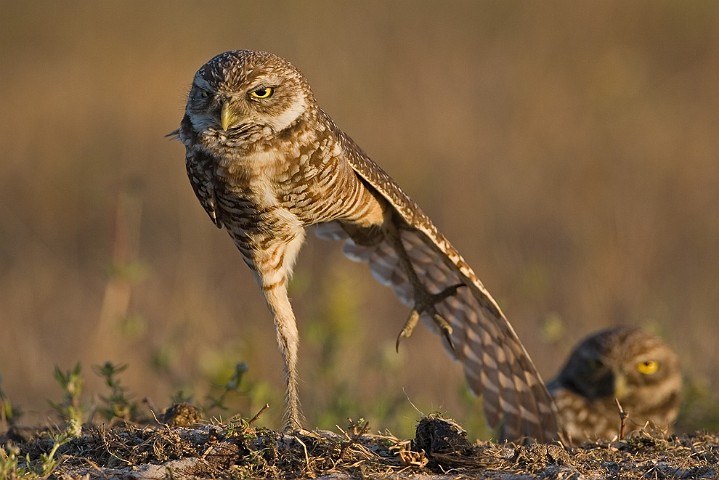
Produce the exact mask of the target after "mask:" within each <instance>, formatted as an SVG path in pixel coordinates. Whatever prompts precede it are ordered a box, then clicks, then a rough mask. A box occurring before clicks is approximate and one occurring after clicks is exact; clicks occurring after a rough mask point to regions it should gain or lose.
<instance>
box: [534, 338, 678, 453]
mask: <svg viewBox="0 0 719 480" xmlns="http://www.w3.org/2000/svg"><path fill="white" fill-rule="evenodd" d="M548 387H549V391H550V393H551V394H552V396H553V397H554V400H555V402H556V404H557V409H558V411H559V419H560V424H561V425H562V426H563V427H564V430H565V431H566V433H567V435H569V437H570V438H571V439H572V440H575V441H583V440H595V439H605V440H612V439H614V438H616V437H617V436H618V434H619V430H620V419H619V409H618V407H617V402H616V401H617V400H619V403H620V405H621V406H622V409H623V410H624V411H625V412H626V413H627V414H628V418H627V420H626V425H625V432H630V431H632V430H637V429H639V428H642V427H644V425H645V424H646V423H647V422H650V424H651V425H653V426H655V427H659V428H668V427H669V426H671V424H672V423H673V422H674V420H675V419H676V417H677V413H678V411H679V402H680V397H681V387H682V379H681V373H680V371H679V362H678V360H677V356H676V354H675V353H674V352H673V351H672V350H671V349H670V348H669V347H668V346H667V345H666V344H665V343H664V342H662V341H661V340H660V339H659V338H657V337H655V336H653V335H650V334H648V333H646V332H644V331H643V330H640V329H638V328H631V327H617V328H611V329H608V330H603V331H600V332H598V333H595V334H593V335H591V336H589V337H587V338H585V339H584V340H583V341H582V342H581V343H579V344H578V345H577V346H576V347H575V349H574V350H573V351H572V353H571V355H570V356H569V359H568V360H567V363H566V365H565V366H564V368H563V369H562V371H561V372H560V373H559V375H558V376H557V377H556V378H555V379H554V380H552V381H551V382H550V383H549V385H548Z"/></svg>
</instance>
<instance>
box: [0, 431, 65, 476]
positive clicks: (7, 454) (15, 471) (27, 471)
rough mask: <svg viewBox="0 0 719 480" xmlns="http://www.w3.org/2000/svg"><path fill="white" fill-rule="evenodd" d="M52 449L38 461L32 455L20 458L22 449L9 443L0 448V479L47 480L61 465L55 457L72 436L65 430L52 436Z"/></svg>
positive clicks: (41, 455)
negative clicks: (44, 479)
mask: <svg viewBox="0 0 719 480" xmlns="http://www.w3.org/2000/svg"><path fill="white" fill-rule="evenodd" d="M51 439H52V448H51V449H50V451H49V452H47V453H41V454H40V457H39V458H38V459H37V460H32V459H31V458H30V454H29V453H28V454H26V455H25V458H22V457H21V456H20V447H18V446H17V445H14V444H13V443H12V442H8V443H7V444H6V445H5V446H4V447H2V448H0V479H2V480H5V479H8V480H14V479H21V478H22V479H30V480H34V479H41V478H47V477H49V476H50V474H51V473H52V472H53V471H54V470H55V469H56V468H57V466H58V465H59V464H60V460H59V459H58V458H56V457H55V455H56V454H57V451H58V449H59V448H60V447H62V446H63V445H65V444H66V443H68V442H69V441H70V440H72V434H71V432H70V431H68V430H64V431H61V432H58V433H54V434H52V435H51Z"/></svg>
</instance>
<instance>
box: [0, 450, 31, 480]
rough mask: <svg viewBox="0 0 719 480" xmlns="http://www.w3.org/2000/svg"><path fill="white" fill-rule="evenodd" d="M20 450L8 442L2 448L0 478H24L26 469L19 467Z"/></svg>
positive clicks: (0, 451) (0, 452) (0, 453)
mask: <svg viewBox="0 0 719 480" xmlns="http://www.w3.org/2000/svg"><path fill="white" fill-rule="evenodd" d="M19 455H20V448H18V447H17V446H15V445H13V443H12V442H8V443H7V444H6V445H4V446H3V447H2V448H0V478H1V479H3V480H4V479H6V478H7V479H14V478H18V477H21V476H24V474H25V469H23V468H22V467H19V466H18V463H19V462H18V458H19V457H18V456H19Z"/></svg>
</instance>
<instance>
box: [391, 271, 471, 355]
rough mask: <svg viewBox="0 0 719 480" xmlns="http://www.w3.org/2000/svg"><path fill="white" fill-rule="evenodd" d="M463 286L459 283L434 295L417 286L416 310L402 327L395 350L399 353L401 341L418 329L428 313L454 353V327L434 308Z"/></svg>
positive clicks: (421, 286) (415, 290) (414, 309)
mask: <svg viewBox="0 0 719 480" xmlns="http://www.w3.org/2000/svg"><path fill="white" fill-rule="evenodd" d="M463 286H464V284H463V283H459V284H457V285H452V286H451V287H447V288H445V289H444V290H442V291H441V292H439V293H434V294H432V293H429V292H428V291H427V290H426V289H425V288H424V286H423V285H415V286H414V292H415V293H414V295H415V300H414V308H413V309H412V311H411V312H410V314H409V317H408V318H407V321H406V322H405V323H404V327H402V330H401V331H400V332H399V335H397V342H396V343H395V349H396V350H397V351H399V342H400V340H401V339H402V338H409V337H410V336H411V335H412V332H413V331H414V327H416V326H417V322H419V318H420V317H421V316H422V314H423V313H426V314H428V315H429V316H430V318H432V321H434V324H435V325H436V326H437V328H438V329H439V331H440V333H441V334H442V336H443V337H444V339H445V340H446V341H447V344H448V345H449V347H450V348H451V349H452V351H454V344H453V343H452V326H451V325H450V324H449V322H448V321H447V320H446V319H445V318H444V317H443V316H442V315H440V314H439V313H438V312H437V309H436V308H435V307H434V306H435V305H436V304H438V303H440V302H441V301H443V300H444V299H446V298H448V297H451V296H452V295H454V294H455V293H457V289H458V288H459V287H463Z"/></svg>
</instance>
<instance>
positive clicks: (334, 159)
mask: <svg viewBox="0 0 719 480" xmlns="http://www.w3.org/2000/svg"><path fill="white" fill-rule="evenodd" d="M174 133H176V134H177V135H178V136H179V138H180V140H181V141H182V143H184V145H185V147H186V150H187V155H186V166H187V173H188V176H189V178H190V183H191V184H192V188H193V189H194V191H195V194H196V195H197V198H198V199H199V200H200V203H201V204H202V206H203V207H204V208H205V210H206V211H207V213H208V214H209V216H210V218H211V219H212V221H213V222H214V223H215V225H217V227H219V228H223V227H224V228H225V229H226V230H227V232H228V233H229V235H230V237H232V239H233V240H234V242H235V245H236V246H237V248H238V249H239V250H240V252H241V253H242V257H243V259H244V261H245V263H246V264H247V265H248V266H249V267H250V269H251V270H252V271H253V273H254V274H255V277H256V279H257V282H258V284H259V286H260V288H261V290H262V293H263V294H264V296H265V300H266V301H267V305H268V307H269V309H270V311H271V313H272V315H273V317H274V323H275V328H276V330H277V341H278V343H279V347H280V351H281V353H282V355H283V358H284V362H285V377H286V383H287V398H286V403H287V424H286V427H288V428H300V418H301V414H300V406H299V397H298V392H297V371H296V367H297V349H298V341H299V340H298V334H297V327H296V325H295V316H294V314H293V312H292V307H291V305H290V302H289V300H288V297H287V281H288V278H289V277H290V274H291V273H292V267H293V264H294V262H295V258H296V257H297V254H298V252H299V250H300V246H301V245H302V242H303V240H304V237H305V229H306V227H309V226H311V225H318V230H317V233H318V234H319V235H320V236H322V237H325V238H333V239H341V240H344V242H345V244H344V249H345V252H346V254H347V255H348V256H349V257H350V258H352V259H354V260H358V261H364V262H367V263H368V264H369V266H370V268H371V270H372V273H373V274H374V276H375V277H376V278H377V279H378V280H379V281H380V282H382V283H383V284H385V285H387V286H389V287H391V288H392V289H393V290H394V292H395V294H396V295H397V296H398V297H399V299H400V300H401V301H403V302H404V303H406V304H408V305H410V306H411V308H412V310H411V314H410V316H409V318H408V319H407V321H406V322H405V324H404V327H403V328H402V329H401V331H400V334H399V336H398V341H399V339H400V338H401V337H409V336H410V334H411V332H412V330H413V328H414V326H415V325H416V323H417V321H418V320H419V319H420V318H421V319H422V320H423V321H424V323H425V324H427V325H428V326H430V327H431V328H433V329H434V330H435V331H436V332H438V333H440V334H441V335H442V338H443V340H444V344H445V346H446V347H447V350H448V351H449V353H450V355H452V356H453V357H454V358H455V359H457V360H459V361H460V362H461V363H462V366H463V367H464V373H465V376H466V379H467V382H468V383H469V386H470V387H471V389H472V390H473V391H474V392H476V393H479V394H481V395H482V396H483V400H484V411H485V414H486V416H487V419H488V422H489V423H490V424H491V425H493V426H497V427H499V428H500V432H501V433H500V436H501V437H503V438H510V439H513V438H519V437H522V436H531V437H534V438H537V439H540V440H549V439H553V438H556V435H557V421H556V416H555V410H554V405H553V403H552V400H551V397H550V396H549V393H548V392H547V389H546V387H545V385H544V383H543V382H542V379H541V378H540V376H539V374H538V373H537V370H536V369H535V367H534V365H533V363H532V361H531V360H530V358H529V355H528V354H527V352H526V351H525V349H524V347H523V346H522V343H521V342H520V341H519V338H517V335H516V334H515V332H514V330H513V329H512V327H511V326H510V324H509V323H508V322H507V320H506V319H505V317H504V314H503V313H502V311H501V310H500V309H499V307H498V306H497V304H496V302H495V301H494V300H493V299H492V297H491V296H490V294H489V293H488V292H487V290H486V289H485V288H484V286H483V285H482V283H481V282H480V281H479V279H478V278H477V276H476V275H475V274H474V272H473V271H472V269H471V268H470V267H469V265H467V263H465V261H464V260H463V259H462V257H461V256H460V255H459V253H458V252H457V251H456V250H455V249H454V247H452V245H451V244H450V243H449V242H448V241H447V239H446V238H445V237H444V236H443V235H442V234H441V233H439V231H438V230H437V228H436V227H435V226H434V224H432V222H431V221H430V219H429V218H427V216H426V215H425V214H424V213H423V212H422V210H420V208H419V207H418V206H417V204H415V203H414V202H413V201H412V200H411V199H410V198H409V197H408V196H407V195H406V194H405V193H404V192H403V191H402V190H401V189H400V188H399V186H398V185H397V184H396V183H395V182H394V180H392V178H390V177H389V175H387V174H386V173H385V172H384V170H382V169H381V168H380V167H379V166H378V165H377V164H376V163H374V162H373V161H372V160H371V159H370V158H369V157H368V156H367V155H366V154H365V153H364V152H363V151H362V150H361V149H360V147H359V146H357V144H355V143H354V141H352V139H351V138H350V137H349V136H348V135H346V134H345V133H344V132H343V131H342V130H340V129H339V128H338V127H337V126H336V125H335V124H334V122H333V121H332V119H330V117H329V116H328V115H327V114H326V113H325V112H324V111H322V109H320V107H319V106H318V105H317V102H316V101H315V97H314V95H313V94H312V91H311V90H310V86H309V85H308V83H307V81H306V80H305V78H304V77H303V76H302V75H301V74H300V72H299V71H298V70H297V69H296V68H295V67H294V66H293V65H292V64H290V63H289V62H287V61H286V60H283V59H281V58H279V57H277V56H275V55H273V54H270V53H265V52H255V51H248V50H237V51H231V52H225V53H222V54H220V55H217V56H216V57H214V58H213V59H211V60H210V61H209V62H208V63H207V64H205V65H204V66H202V67H201V68H200V69H199V70H198V72H197V73H196V74H195V77H194V80H193V82H192V88H191V90H190V93H189V98H188V100H187V108H186V110H185V116H184V118H183V119H182V123H181V125H180V128H179V130H178V131H177V132H174Z"/></svg>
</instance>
